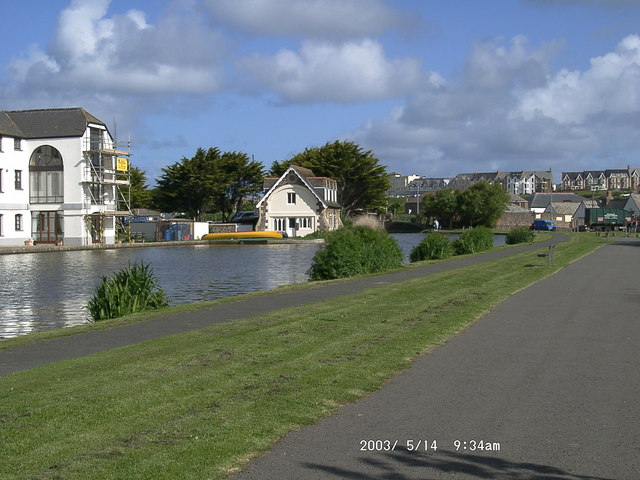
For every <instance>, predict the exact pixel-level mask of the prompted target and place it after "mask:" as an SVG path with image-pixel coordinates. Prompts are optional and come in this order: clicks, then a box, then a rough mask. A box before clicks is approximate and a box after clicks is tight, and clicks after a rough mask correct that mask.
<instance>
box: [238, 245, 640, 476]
mask: <svg viewBox="0 0 640 480" xmlns="http://www.w3.org/2000/svg"><path fill="white" fill-rule="evenodd" d="M639 260H640V242H639V241H638V240H637V239H623V240H619V241H617V242H616V243H614V244H611V245H607V246H604V247H602V248H600V249H598V250H597V251H596V252H594V253H593V254H591V255H588V256H587V257H585V258H583V259H581V260H580V261H578V262H576V263H574V264H572V265H570V266H569V267H567V268H565V269H563V270H561V271H560V272H558V273H557V274H555V275H552V276H550V277H548V278H546V279H545V280H543V281H541V282H538V283H536V284H535V285H532V286H531V287H529V288H527V289H525V290H523V291H521V292H519V293H517V294H515V295H513V296H512V297H510V298H509V299H508V300H506V301H505V302H503V303H502V304H500V305H499V306H498V307H497V308H495V309H494V310H493V311H492V312H491V313H490V314H488V315H487V316H485V317H484V318H482V319H481V320H480V321H478V322H477V323H475V324H474V325H473V326H471V327H470V328H468V329H467V330H465V331H464V332H463V333H462V334H460V335H458V336H457V337H455V338H453V339H452V340H450V341H449V342H448V343H447V344H445V345H443V346H441V347H439V348H437V349H435V350H434V351H433V352H432V353H430V354H429V355H427V356H424V357H422V358H420V359H418V360H417V361H416V362H415V364H414V365H413V366H412V368H410V369H409V370H407V371H406V372H404V373H403V374H402V375H400V376H398V377H396V378H394V379H393V380H392V381H391V382H390V383H389V384H388V385H386V386H385V387H384V388H383V389H381V390H379V391H377V392H374V393H373V394H371V395H369V396H368V397H366V398H364V399H363V400H361V401H359V402H356V403H354V404H351V405H348V406H346V407H345V408H343V409H342V410H341V412H340V413H339V414H337V415H335V416H332V417H329V418H327V419H324V420H322V421H320V422H319V423H318V424H316V425H313V426H310V427H306V428H303V429H301V430H299V431H297V432H294V433H292V434H290V435H288V436H287V437H285V438H284V439H283V440H281V441H280V442H279V443H278V444H277V445H276V446H275V447H274V448H273V449H272V450H271V451H270V452H269V453H268V454H266V455H265V456H263V457H262V458H260V459H258V460H256V461H255V462H253V463H252V464H251V465H250V466H249V468H248V469H247V470H246V471H245V472H242V473H240V474H238V475H236V476H235V477H234V480H253V479H260V480H265V479H278V480H287V479H305V480H313V479H322V480H327V479H354V480H363V479H398V480H409V479H421V480H424V479H510V480H511V479H513V480H516V479H517V480H530V479H531V480H532V479H570V480H578V479H581V480H596V479H629V480H632V479H638V478H640V355H639V353H640V289H639V285H640V282H638V266H639V265H640V261H639ZM368 440H372V441H374V442H365V443H362V442H363V441H368ZM375 440H389V442H390V444H385V443H377V444H376V442H375ZM424 440H427V442H428V445H429V446H431V445H432V442H433V441H436V442H437V447H438V449H437V450H436V451H434V450H428V451H426V452H425V451H424V443H423V442H424ZM456 440H459V441H460V442H467V443H466V449H465V443H461V447H460V449H459V450H457V449H456V448H455V443H454V442H456ZM396 441H397V442H398V443H397V445H396ZM408 441H413V444H414V445H418V442H420V444H419V450H421V451H420V452H415V451H413V452H412V451H409V450H408V449H407V448H406V446H407V442H408ZM472 441H476V442H479V441H484V442H488V443H489V445H490V446H491V450H490V451H487V450H479V449H475V450H472V448H473V443H472ZM363 445H364V447H365V449H366V448H373V449H374V450H375V449H382V450H381V451H363V450H362V446H363ZM387 445H392V446H393V445H396V447H395V449H393V450H391V451H384V448H385V447H386V446H387ZM498 449H499V450H498Z"/></svg>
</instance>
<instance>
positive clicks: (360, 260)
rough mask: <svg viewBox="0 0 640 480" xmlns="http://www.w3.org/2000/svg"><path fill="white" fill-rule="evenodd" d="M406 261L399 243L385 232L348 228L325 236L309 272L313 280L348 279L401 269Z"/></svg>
mask: <svg viewBox="0 0 640 480" xmlns="http://www.w3.org/2000/svg"><path fill="white" fill-rule="evenodd" d="M403 260H404V257H403V254H402V250H401V249H400V247H399V246H398V242H397V241H396V240H395V239H394V238H393V237H391V236H389V234H387V233H386V232H385V231H383V230H374V229H372V228H369V227H364V226H355V227H344V228H341V229H339V230H336V231H335V232H331V233H329V234H328V235H327V236H326V237H325V246H324V248H322V249H321V250H318V252H317V253H316V254H315V255H314V257H313V262H312V265H311V268H310V269H309V272H308V273H309V278H310V280H330V279H334V278H345V277H351V276H354V275H363V274H367V273H377V272H383V271H385V270H389V269H393V268H398V267H400V266H402V264H403Z"/></svg>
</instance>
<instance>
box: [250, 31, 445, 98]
mask: <svg viewBox="0 0 640 480" xmlns="http://www.w3.org/2000/svg"><path fill="white" fill-rule="evenodd" d="M240 66H241V68H242V69H244V70H246V71H248V72H250V73H251V74H252V75H253V77H254V78H255V80H256V81H257V82H258V83H260V84H262V85H264V86H266V87H267V88H268V89H270V90H272V91H274V92H276V93H277V94H278V95H280V97H281V98H282V99H283V100H284V101H285V102H301V103H302V102H359V101H370V100H380V99H386V98H394V97H401V96H405V95H407V94H408V93H409V92H411V91H413V90H415V89H416V88H422V86H423V85H424V84H425V83H427V84H437V83H438V81H439V77H438V76H437V75H434V74H429V73H425V72H424V71H423V69H422V64H421V62H420V61H419V60H416V59H411V58H403V59H392V60H388V59H387V58H386V57H385V52H384V49H383V47H382V45H381V44H380V43H378V42H376V41H373V40H363V41H359V42H347V43H344V44H340V45H336V44H332V43H327V42H316V41H307V42H304V43H303V45H302V48H301V49H300V51H299V52H293V51H291V50H281V51H280V52H278V53H277V54H276V55H274V56H266V55H254V56H251V57H248V58H245V59H243V60H242V61H241V62H240Z"/></svg>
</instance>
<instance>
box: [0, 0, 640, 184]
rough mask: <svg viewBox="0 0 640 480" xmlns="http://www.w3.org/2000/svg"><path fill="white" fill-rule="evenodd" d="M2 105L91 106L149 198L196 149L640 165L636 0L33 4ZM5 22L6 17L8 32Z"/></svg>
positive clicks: (474, 168)
mask: <svg viewBox="0 0 640 480" xmlns="http://www.w3.org/2000/svg"><path fill="white" fill-rule="evenodd" d="M4 12H5V22H3V28H2V29H0V109H2V110H25V109H36V108H64V107H83V108H84V109H85V110H87V111H88V112H90V113H91V114H93V115H95V116H96V117H98V118H100V119H101V120H102V121H104V122H105V123H106V124H107V125H108V127H109V130H110V131H111V133H112V135H114V136H116V137H117V139H118V140H119V141H130V145H131V153H132V157H131V158H132V164H133V165H135V166H138V167H140V168H141V169H143V170H144V171H145V172H146V173H147V177H148V180H149V185H150V186H153V185H154V183H155V179H156V178H157V177H158V176H160V175H161V174H162V168H164V167H166V166H168V165H170V164H172V163H175V162H178V161H180V160H181V159H182V158H191V157H192V156H193V155H194V154H195V152H196V150H197V149H198V148H199V147H202V148H210V147H217V148H219V149H220V150H222V151H238V152H244V153H247V154H248V155H249V156H251V157H253V158H254V159H255V160H257V161H260V162H262V163H263V164H264V166H265V167H266V168H269V167H270V166H271V164H272V162H273V161H275V160H277V161H283V160H287V159H289V158H291V157H292V156H293V155H295V154H296V153H299V152H302V151H304V149H305V148H311V147H317V146H322V145H324V144H326V143H327V142H333V141H335V140H341V141H345V140H348V141H352V142H355V143H357V144H358V145H360V146H361V147H362V149H363V150H365V151H368V150H371V151H372V152H373V155H374V156H375V157H376V158H378V159H379V161H380V163H381V164H382V165H385V166H386V168H387V171H388V172H389V173H391V172H397V173H401V174H403V175H410V174H416V175H422V176H428V177H452V176H455V175H456V174H458V173H470V172H491V171H497V170H500V171H519V170H549V169H552V170H553V172H554V176H555V177H556V181H558V180H559V176H560V173H561V172H563V171H583V170H597V169H606V168H626V167H627V166H628V165H631V166H633V167H640V0H490V1H482V2H480V1H477V0H423V1H421V0H388V1H387V0H70V1H69V0H23V1H22V2H11V3H10V5H7V6H5V9H4ZM9 19H12V20H13V21H12V22H10V21H9Z"/></svg>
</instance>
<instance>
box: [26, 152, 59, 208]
mask: <svg viewBox="0 0 640 480" xmlns="http://www.w3.org/2000/svg"><path fill="white" fill-rule="evenodd" d="M29 201H30V202H31V203H63V202H64V172H63V165H62V155H60V152H59V151H58V150H57V149H55V148H53V147H52V146H51V145H42V146H40V147H38V148H36V149H35V150H34V151H33V153H32V154H31V159H30V160H29Z"/></svg>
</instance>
